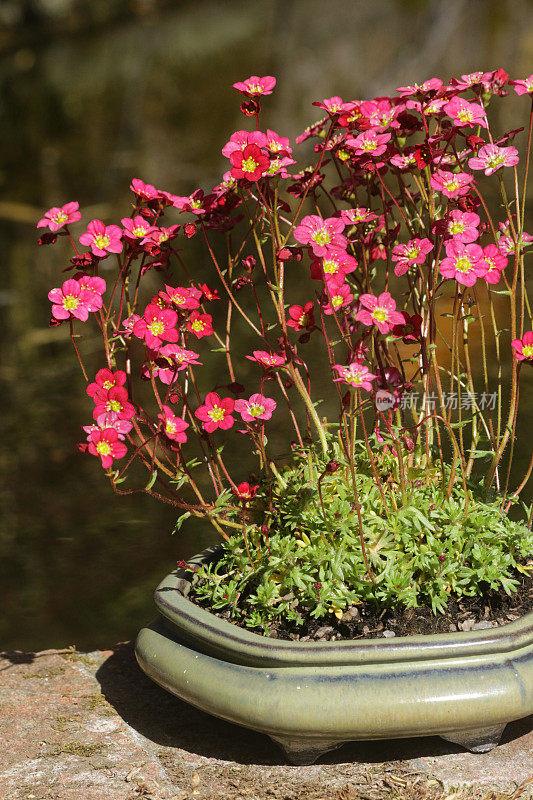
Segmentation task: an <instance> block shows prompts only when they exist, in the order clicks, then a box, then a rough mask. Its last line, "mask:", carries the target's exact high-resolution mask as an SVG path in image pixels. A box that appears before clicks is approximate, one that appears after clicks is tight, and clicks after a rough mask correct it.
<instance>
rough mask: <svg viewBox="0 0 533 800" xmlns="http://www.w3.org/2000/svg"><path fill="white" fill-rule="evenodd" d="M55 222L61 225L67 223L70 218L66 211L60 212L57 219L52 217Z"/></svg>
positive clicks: (56, 216)
mask: <svg viewBox="0 0 533 800" xmlns="http://www.w3.org/2000/svg"><path fill="white" fill-rule="evenodd" d="M52 219H53V221H54V222H56V223H57V224H58V225H60V224H61V223H62V222H66V221H67V219H68V216H67V215H66V214H65V212H64V211H58V212H57V214H56V215H55V217H52Z"/></svg>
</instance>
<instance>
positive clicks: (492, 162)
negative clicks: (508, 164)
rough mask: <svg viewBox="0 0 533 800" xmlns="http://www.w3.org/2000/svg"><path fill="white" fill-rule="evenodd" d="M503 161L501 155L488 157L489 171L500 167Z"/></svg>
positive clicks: (503, 157)
mask: <svg viewBox="0 0 533 800" xmlns="http://www.w3.org/2000/svg"><path fill="white" fill-rule="evenodd" d="M504 161H505V156H502V154H501V153H500V154H496V155H493V156H489V157H488V158H487V167H489V168H490V169H494V167H500V166H501V165H502V164H503V162H504Z"/></svg>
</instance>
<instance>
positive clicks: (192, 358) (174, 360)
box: [142, 344, 202, 386]
mask: <svg viewBox="0 0 533 800" xmlns="http://www.w3.org/2000/svg"><path fill="white" fill-rule="evenodd" d="M151 355H152V357H153V359H154V360H155V359H157V362H158V363H157V364H152V365H151V369H152V374H153V375H154V377H158V378H159V380H160V381H161V382H162V383H165V384H166V385H167V386H170V384H171V383H174V381H175V380H176V378H177V375H178V372H181V371H182V370H184V369H187V367H189V366H191V365H193V364H198V365H199V366H201V365H202V362H201V361H197V359H198V358H199V355H200V354H199V353H195V352H194V350H185V348H183V347H180V346H179V345H178V344H165V345H163V347H162V348H161V349H160V350H159V351H158V352H154V353H153V354H151ZM165 361H166V362H168V367H165V366H161V362H163V363H164V362H165ZM142 374H143V376H144V377H145V378H148V379H149V378H150V365H149V364H145V365H144V367H143V370H142Z"/></svg>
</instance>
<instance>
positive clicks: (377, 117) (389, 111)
mask: <svg viewBox="0 0 533 800" xmlns="http://www.w3.org/2000/svg"><path fill="white" fill-rule="evenodd" d="M404 107H405V106H404V104H403V103H401V104H400V105H397V106H392V105H391V104H390V103H389V101H388V100H385V99H383V100H365V101H364V102H362V103H361V104H360V105H359V112H360V114H361V116H362V117H364V119H365V120H366V121H367V124H369V125H370V126H371V127H372V128H375V129H376V130H379V129H380V130H384V129H385V128H399V127H400V123H399V122H398V120H397V119H396V117H397V116H398V114H399V113H400V111H402V109H403V108H404Z"/></svg>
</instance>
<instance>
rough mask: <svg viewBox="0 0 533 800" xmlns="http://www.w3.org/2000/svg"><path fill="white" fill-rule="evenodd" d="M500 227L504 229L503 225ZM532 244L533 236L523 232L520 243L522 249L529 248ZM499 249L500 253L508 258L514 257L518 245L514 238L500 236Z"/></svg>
mask: <svg viewBox="0 0 533 800" xmlns="http://www.w3.org/2000/svg"><path fill="white" fill-rule="evenodd" d="M500 227H502V226H501V224H500ZM531 242H533V236H532V235H531V234H530V233H527V231H523V232H522V236H521V237H520V242H519V244H520V245H521V248H524V247H527V245H528V244H530V243H531ZM498 247H499V248H500V252H501V253H503V254H504V255H506V256H510V255H512V254H513V253H514V252H515V250H516V245H515V243H514V241H513V237H512V236H500V238H499V239H498Z"/></svg>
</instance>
